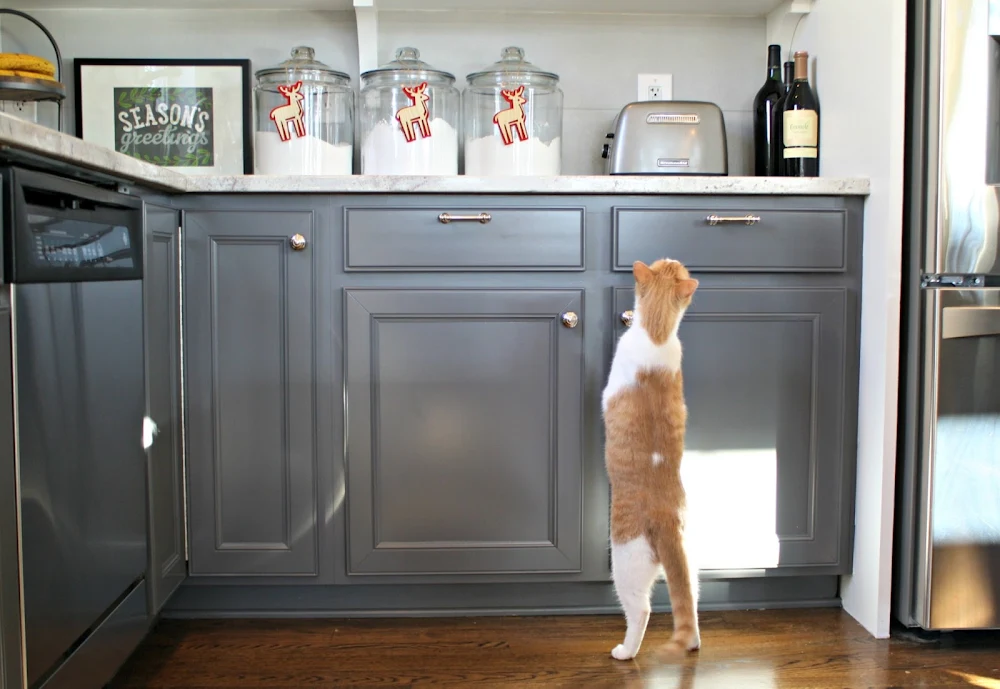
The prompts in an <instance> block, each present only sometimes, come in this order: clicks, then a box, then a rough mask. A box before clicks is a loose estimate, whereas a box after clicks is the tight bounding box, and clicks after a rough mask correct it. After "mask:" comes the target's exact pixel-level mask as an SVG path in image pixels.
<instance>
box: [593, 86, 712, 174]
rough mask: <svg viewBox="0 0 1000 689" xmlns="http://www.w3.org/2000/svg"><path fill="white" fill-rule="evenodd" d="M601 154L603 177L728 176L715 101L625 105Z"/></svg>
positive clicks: (653, 102)
mask: <svg viewBox="0 0 1000 689" xmlns="http://www.w3.org/2000/svg"><path fill="white" fill-rule="evenodd" d="M607 138H608V139H609V140H610V141H609V142H608V143H606V144H605V145H604V150H603V152H602V154H601V155H602V157H604V158H606V159H607V165H606V170H607V173H608V174H609V175H728V174H729V155H728V151H727V149H726V123H725V120H724V119H723V116H722V110H721V109H720V108H719V106H718V105H716V104H715V103H705V102H702V101H686V100H667V101H641V102H636V103H629V104H628V105H626V106H625V107H624V108H622V111H621V112H620V113H618V117H617V118H616V119H615V131H614V132H613V133H611V134H608V137H607Z"/></svg>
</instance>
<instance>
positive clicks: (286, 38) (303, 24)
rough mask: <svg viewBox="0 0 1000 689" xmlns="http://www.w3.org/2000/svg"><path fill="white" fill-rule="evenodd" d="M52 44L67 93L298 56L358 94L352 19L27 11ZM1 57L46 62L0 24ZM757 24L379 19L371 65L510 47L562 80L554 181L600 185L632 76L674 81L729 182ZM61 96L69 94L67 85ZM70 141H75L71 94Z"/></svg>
mask: <svg viewBox="0 0 1000 689" xmlns="http://www.w3.org/2000/svg"><path fill="white" fill-rule="evenodd" d="M27 11H29V12H31V14H32V15H33V16H35V17H36V18H37V19H38V20H39V21H41V22H43V23H45V24H46V26H47V27H48V28H49V30H50V31H51V32H52V33H53V34H54V35H55V37H56V39H57V40H58V41H59V44H60V48H61V50H62V52H63V57H64V64H63V70H64V74H65V75H66V78H65V80H66V81H67V82H70V83H71V81H72V75H71V73H72V60H73V58H74V57H119V58H148V57H190V58H209V57H216V58H238V57H245V58H249V59H250V60H251V61H252V67H253V69H260V68H262V67H266V66H270V65H273V64H276V63H278V62H280V61H282V60H284V59H286V58H287V57H288V54H289V51H290V50H291V48H292V47H293V46H295V45H309V46H312V47H313V48H315V49H316V56H317V58H318V59H320V60H322V61H323V62H325V63H327V64H329V65H331V66H332V67H334V68H337V69H341V70H344V71H346V72H348V73H349V74H351V76H352V78H353V80H354V81H353V83H354V86H355V87H356V88H357V87H358V86H359V84H358V79H357V75H358V54H357V35H356V33H355V26H354V16H353V13H350V12H309V11H271V10H249V11H244V12H231V11H220V10H176V11H158V10H66V9H60V10H32V9H27ZM0 40H2V47H3V50H7V51H24V52H37V53H39V54H41V55H44V56H49V55H51V49H50V48H48V46H47V44H46V42H45V39H44V37H42V36H41V35H40V34H39V33H38V32H37V29H34V28H33V27H30V26H29V25H28V24H26V23H25V22H23V21H20V20H16V19H14V18H8V17H4V18H3V19H2V24H0ZM765 41H766V32H765V25H764V20H763V19H752V18H732V17H690V16H659V15H657V16H653V15H648V16H608V15H561V14H539V15H532V16H530V18H526V17H525V16H524V15H518V14H515V13H499V12H470V13H439V12H387V13H382V14H381V15H380V17H379V61H380V62H385V61H387V60H390V59H392V57H393V54H394V52H395V49H396V48H398V47H400V46H404V45H410V46H413V47H416V48H418V49H419V50H420V52H421V57H422V58H423V59H425V60H426V61H427V62H429V63H431V64H432V65H434V66H435V67H438V68H441V69H444V70H447V71H449V72H452V73H453V74H455V75H456V77H457V84H458V85H459V87H464V86H465V75H466V74H468V73H469V72H472V71H475V70H478V69H481V68H482V67H484V66H486V65H488V64H490V63H492V62H494V61H495V60H497V59H498V58H499V56H500V50H501V49H502V48H503V47H505V46H508V45H517V46H520V47H522V48H524V50H525V53H526V58H527V59H528V60H530V61H531V62H533V63H535V64H537V65H539V66H540V67H543V68H544V69H547V70H551V71H554V72H556V73H557V74H559V77H560V81H561V86H562V89H563V91H564V93H565V114H564V125H563V130H564V131H563V173H564V174H601V173H602V172H603V168H604V161H603V160H602V158H601V156H600V151H601V146H602V145H603V144H604V142H605V139H604V137H605V135H606V134H607V133H608V132H609V131H611V127H612V124H613V121H614V118H615V115H617V114H618V112H619V110H620V109H621V107H622V106H623V105H625V104H626V103H627V102H629V101H631V100H634V99H635V97H636V75H637V74H638V73H640V72H652V73H668V74H672V75H673V87H674V98H675V99H682V100H707V101H711V102H714V103H717V104H718V105H719V106H720V107H721V108H722V110H723V113H724V116H725V120H726V131H727V137H728V144H729V172H730V174H731V175H742V174H749V173H750V171H751V169H752V162H753V153H752V138H751V137H752V131H751V127H752V124H751V123H752V119H751V107H752V101H753V96H754V93H755V92H756V90H757V88H758V87H759V86H760V84H761V83H762V81H763V79H764V76H765V58H766V43H765ZM68 85H70V84H68ZM69 91H70V95H69V97H68V98H67V100H66V125H67V131H69V132H73V131H74V119H75V118H74V115H73V108H74V103H73V95H72V91H73V89H72V86H71V85H70V88H69Z"/></svg>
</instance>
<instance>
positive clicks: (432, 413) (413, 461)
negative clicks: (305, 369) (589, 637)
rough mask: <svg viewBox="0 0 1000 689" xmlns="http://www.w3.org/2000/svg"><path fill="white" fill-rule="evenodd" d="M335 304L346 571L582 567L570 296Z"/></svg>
mask: <svg viewBox="0 0 1000 689" xmlns="http://www.w3.org/2000/svg"><path fill="white" fill-rule="evenodd" d="M344 296H345V320H346V348H347V353H346V382H347V399H346V402H347V418H348V421H347V428H348V444H347V504H348V507H347V509H348V524H349V533H348V540H349V548H348V551H349V552H348V574H351V575H365V574H414V575H428V574H444V575H465V574H468V575H476V574H502V573H507V574H509V573H528V572H530V573H542V572H546V573H549V572H552V573H570V572H578V571H580V568H581V562H580V551H581V521H582V514H581V508H582V499H581V494H582V440H581V436H582V431H583V424H582V414H583V400H582V392H583V372H584V361H583V344H584V333H585V330H586V327H587V324H586V323H584V322H583V321H582V320H580V321H579V322H578V323H577V324H576V325H575V327H569V326H568V325H566V324H564V321H563V318H564V315H565V317H566V318H568V319H569V320H570V324H571V325H572V317H573V315H572V314H575V315H577V316H581V315H582V313H583V310H582V305H583V293H582V290H577V289H563V290H546V289H533V290H501V289H497V290H492V289H478V290H477V289H437V290H426V289H411V290H405V289H348V290H345V293H344ZM570 312H572V314H571V313H570Z"/></svg>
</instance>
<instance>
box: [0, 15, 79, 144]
mask: <svg viewBox="0 0 1000 689" xmlns="http://www.w3.org/2000/svg"><path fill="white" fill-rule="evenodd" d="M0 14H11V15H14V16H15V17H21V18H22V19H27V20H28V21H29V22H31V23H32V24H34V25H35V26H37V27H38V28H39V29H41V31H42V33H44V34H45V37H46V38H48V39H49V43H51V44H52V49H53V50H54V51H55V53H56V80H55V81H49V80H47V79H32V78H30V77H18V76H0V100H10V101H18V102H23V103H28V102H41V101H55V103H56V109H57V115H56V116H57V117H58V120H59V124H58V126H59V131H60V132H62V131H63V100H64V99H65V98H66V87H65V86H64V85H63V83H62V53H61V52H60V51H59V44H58V43H56V39H55V38H54V37H53V36H52V34H51V33H50V32H49V30H48V29H46V28H45V26H44V25H42V23H41V22H39V21H38V20H37V19H35V18H34V17H32V16H31V15H28V14H25V13H24V12H21V11H20V10H12V9H6V8H0Z"/></svg>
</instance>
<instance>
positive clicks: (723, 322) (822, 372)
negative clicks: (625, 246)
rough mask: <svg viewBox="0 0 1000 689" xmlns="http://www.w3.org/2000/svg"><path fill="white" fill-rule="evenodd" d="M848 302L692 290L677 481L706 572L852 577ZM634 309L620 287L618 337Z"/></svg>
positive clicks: (841, 292)
mask: <svg viewBox="0 0 1000 689" xmlns="http://www.w3.org/2000/svg"><path fill="white" fill-rule="evenodd" d="M852 298H853V295H852V293H850V292H849V291H848V290H847V289H844V288H805V287H802V288H788V289H777V288H712V287H702V288H699V289H698V291H697V292H696V293H695V296H694V300H693V302H692V304H691V307H690V308H689V310H688V312H687V314H686V315H685V317H684V321H683V323H682V324H681V327H680V330H679V333H678V335H679V337H680V339H681V343H682V345H683V348H684V350H683V351H684V354H683V364H682V368H683V375H684V393H685V397H686V402H687V406H688V428H687V438H686V445H685V455H684V462H683V466H682V472H683V475H684V480H685V484H686V486H687V488H688V496H689V503H690V509H691V529H692V543H693V547H694V548H695V549H696V550H697V551H699V553H700V558H699V560H700V561H699V564H700V566H701V567H702V568H703V569H706V570H717V569H721V570H751V569H753V570H755V569H772V568H777V569H780V570H782V571H786V572H787V573H792V572H793V571H795V570H804V572H805V573H812V574H816V573H846V572H850V559H851V558H850V554H851V544H852V542H851V533H852V529H851V521H852V517H853V510H852V509H851V505H852V504H853V501H852V499H851V495H853V485H852V482H851V476H852V475H853V474H852V473H851V471H850V470H851V467H853V464H854V451H855V448H854V442H855V441H854V437H853V435H849V434H848V433H847V432H846V425H845V419H846V418H847V415H848V412H849V411H853V410H849V409H848V408H847V405H848V404H855V403H856V395H855V393H854V392H853V390H854V389H855V388H856V375H857V373H856V371H855V370H854V369H853V366H851V365H849V359H848V355H849V352H848V343H847V342H846V333H847V331H848V329H847V318H848V314H849V313H851V312H852V310H851V309H850V307H849V300H850V299H852ZM632 301H633V294H632V290H631V289H624V288H622V289H616V290H615V298H614V302H615V311H616V313H615V322H616V323H617V332H618V333H619V334H620V333H621V332H622V331H623V330H624V328H625V326H624V325H623V324H622V320H621V314H622V313H623V312H624V311H625V310H627V309H631V308H632ZM852 386H854V387H852ZM848 390H851V392H848ZM848 400H850V402H849V401H848Z"/></svg>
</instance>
